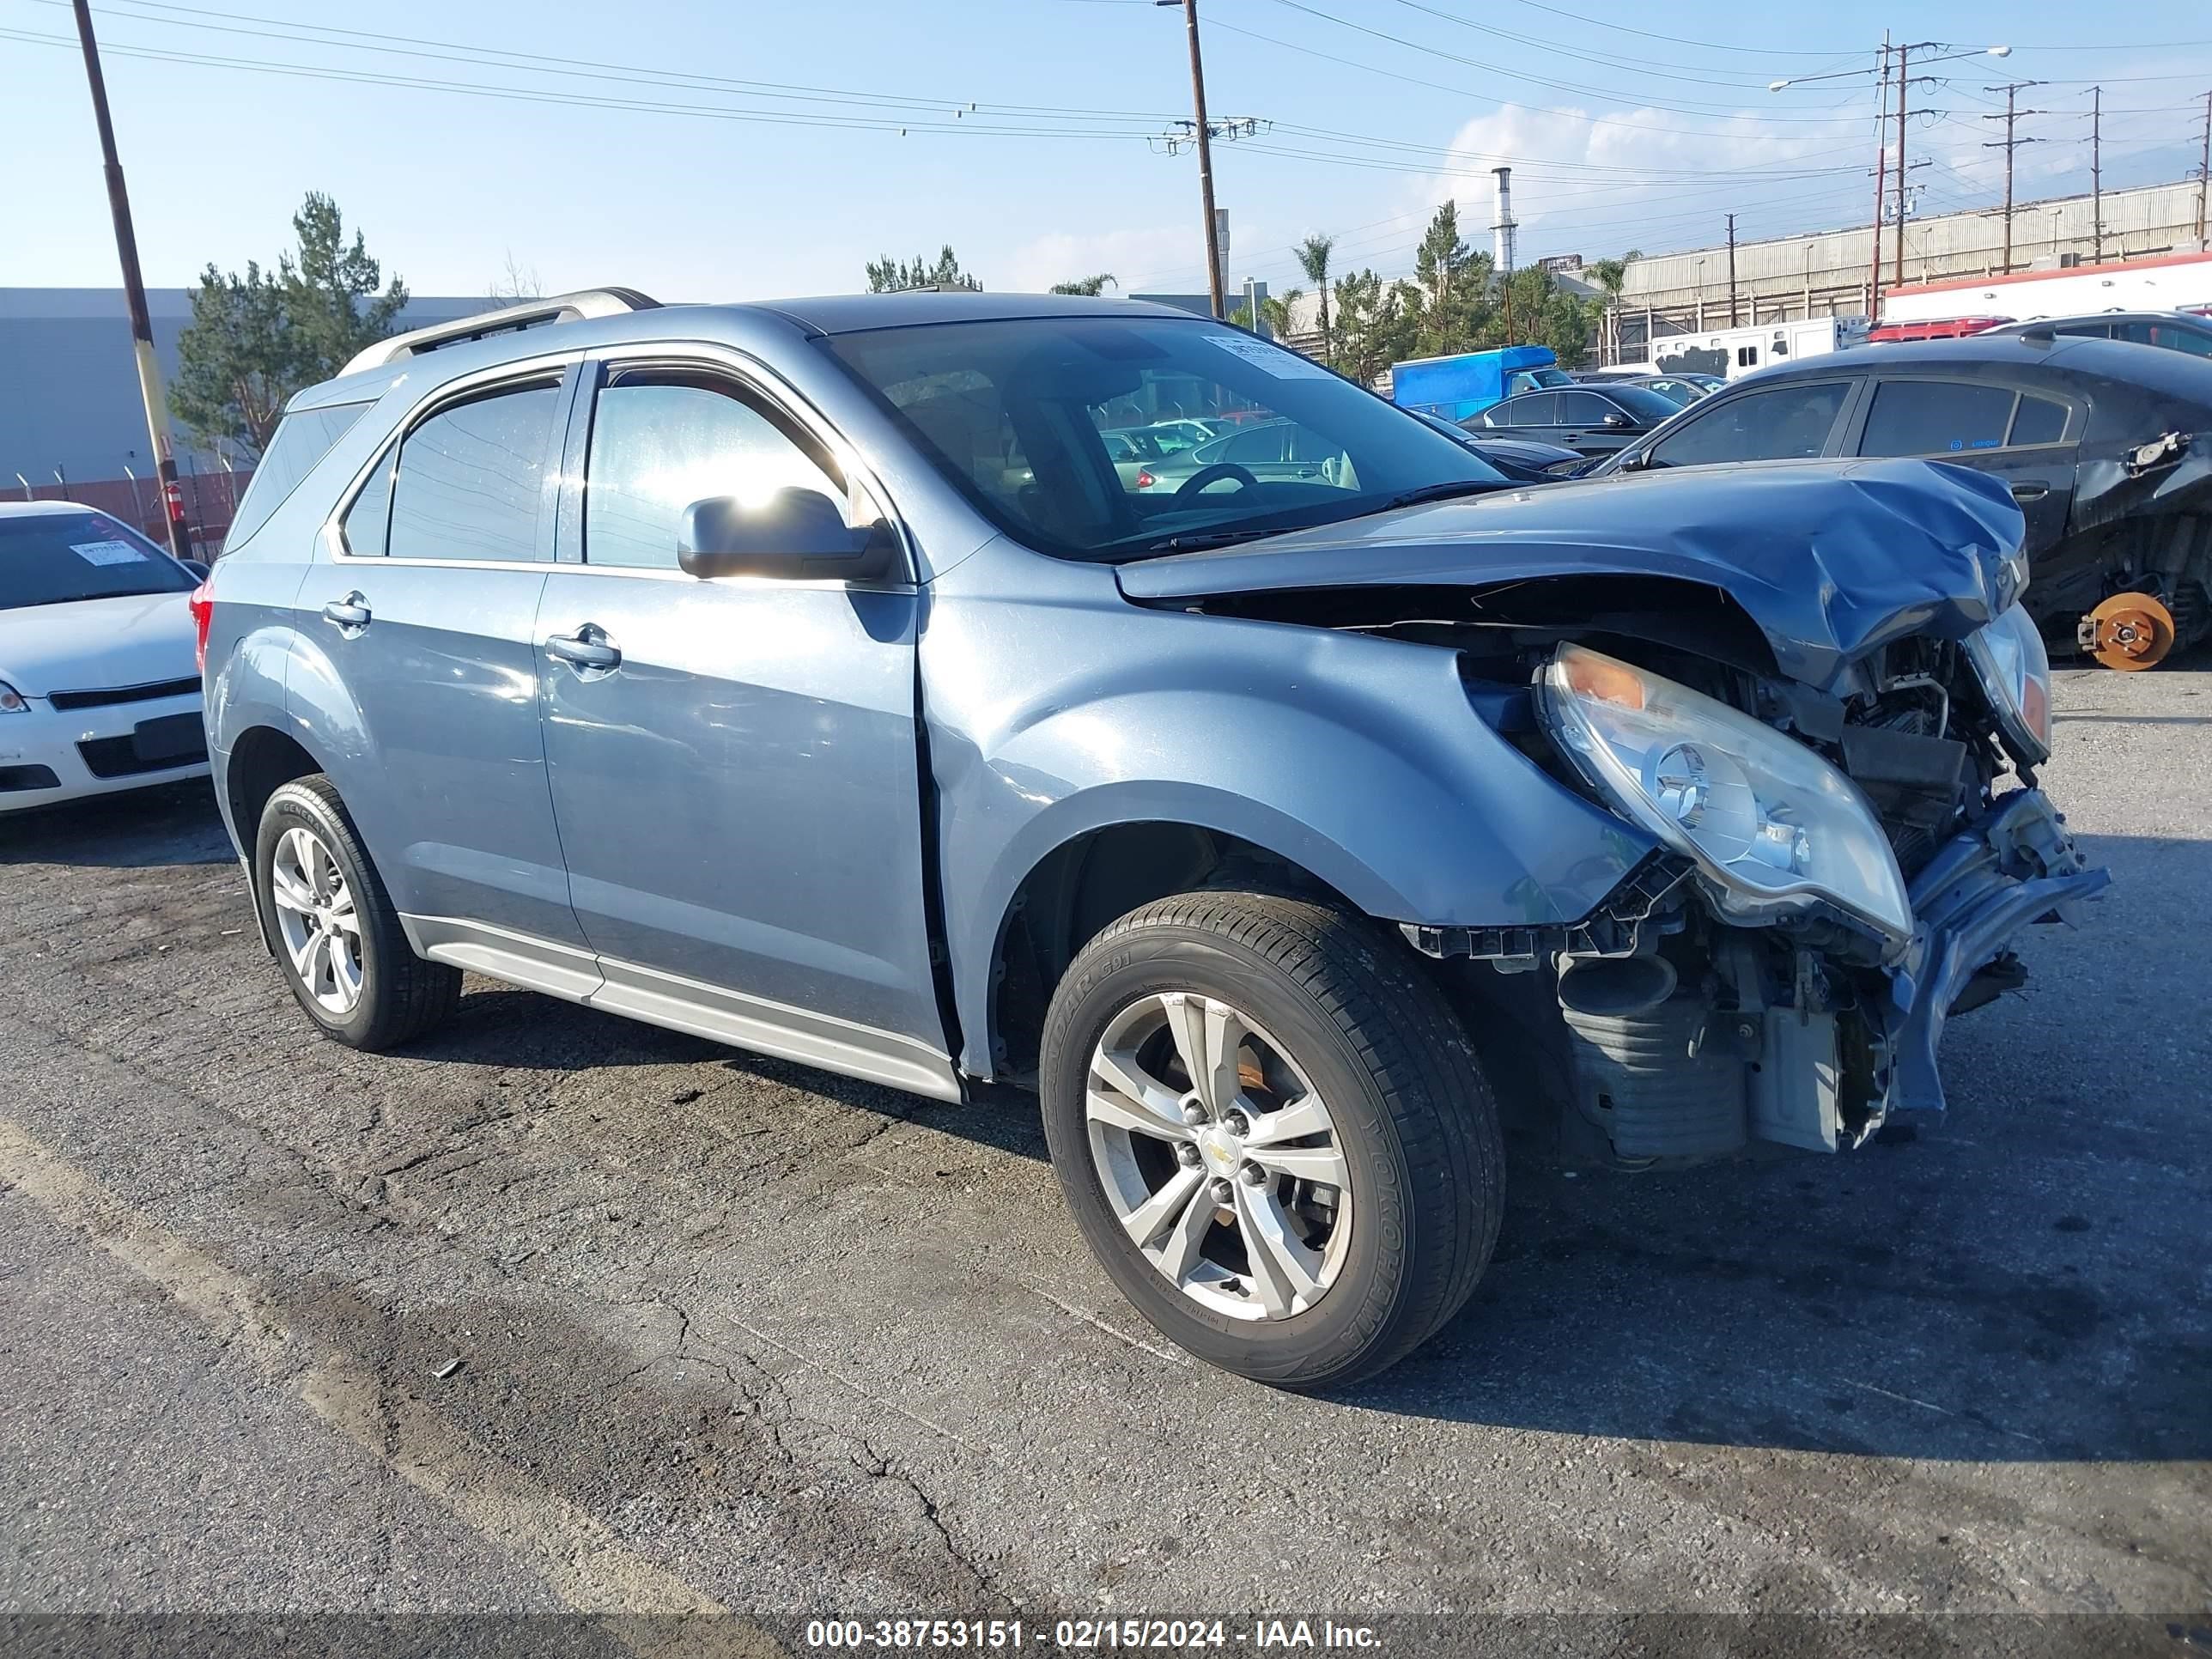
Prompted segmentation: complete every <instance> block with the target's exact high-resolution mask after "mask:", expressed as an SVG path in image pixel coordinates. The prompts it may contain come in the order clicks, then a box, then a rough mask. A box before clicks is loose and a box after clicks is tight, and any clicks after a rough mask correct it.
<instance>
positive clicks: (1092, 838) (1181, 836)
mask: <svg viewBox="0 0 2212 1659" xmlns="http://www.w3.org/2000/svg"><path fill="white" fill-rule="evenodd" d="M1230 883H1236V884H1239V885H1249V886H1254V887H1260V888H1265V889H1267V890H1272V891H1276V892H1289V893H1301V894H1304V895H1307V896H1318V897H1322V898H1325V899H1327V900H1328V901H1330V902H1334V903H1345V902H1346V901H1345V899H1344V898H1343V896H1342V895H1340V893H1338V892H1337V891H1336V890H1335V889H1334V888H1333V887H1331V886H1329V885H1328V884H1327V883H1326V882H1324V881H1322V879H1321V878H1319V877H1318V876H1316V875H1315V874H1314V873H1313V872H1310V871H1309V870H1306V869H1304V868H1302V867H1301V866H1298V865H1296V864H1294V863H1292V862H1291V860H1288V859H1285V858H1281V857H1279V856H1278V855H1277V854H1273V853H1270V852H1268V851H1267V849H1266V848H1261V847H1257V846H1255V845H1254V844H1253V843H1252V842H1248V841H1243V840H1240V839H1239V838H1238V837H1237V836H1226V835H1223V834H1221V833H1220V832H1219V831H1218V830H1212V829H1203V828H1201V827H1200V826H1199V825H1197V824H1190V823H1116V824H1109V825H1108V826H1107V827H1106V828H1104V829H1093V830H1091V831H1089V832H1088V833H1087V834H1085V835H1081V836H1077V837H1076V838H1075V839H1074V840H1073V841H1071V842H1066V843H1065V844H1063V845H1061V846H1060V847H1056V848H1054V849H1053V850H1052V851H1051V852H1050V853H1048V854H1046V855H1045V856H1044V858H1043V859H1042V860H1041V861H1040V862H1039V863H1038V865H1037V866H1036V868H1035V869H1033V870H1031V871H1030V873H1029V874H1028V875H1027V876H1026V877H1024V878H1023V881H1022V884H1021V885H1020V887H1018V889H1016V890H1015V892H1014V896H1013V900H1012V902H1011V903H1010V904H1009V905H1008V906H1007V907H1006V917H1005V919H1004V921H1001V922H1000V927H999V942H998V945H997V948H996V950H995V951H994V953H993V956H992V961H991V1033H990V1035H991V1058H992V1068H993V1070H994V1073H996V1074H997V1075H998V1076H1000V1077H1003V1078H1010V1079H1015V1080H1018V1081H1025V1080H1026V1079H1028V1078H1029V1077H1030V1076H1031V1075H1032V1074H1033V1073H1035V1071H1036V1060H1037V1043H1038V1039H1039V1037H1040V1036H1042V1033H1043V1030H1044V1017H1045V1010H1046V1009H1047V1007H1048V1006H1050V1004H1051V1002H1052V994H1053V991H1054V988H1055V987H1058V985H1059V984H1060V976H1061V975H1063V974H1065V973H1066V971H1067V966H1068V964H1069V963H1071V962H1073V961H1074V960H1075V957H1076V955H1077V953H1078V952H1079V951H1081V950H1082V949H1083V947H1084V946H1085V945H1087V944H1089V943H1090V942H1091V939H1094V938H1096V937H1097V935H1098V934H1099V933H1102V932H1103V931H1104V929H1105V928H1106V927H1107V925H1108V924H1109V923H1110V922H1112V921H1114V920H1115V918H1117V917H1120V916H1123V915H1127V914H1128V913H1129V912H1130V911H1132V910H1133V909H1135V908H1137V907H1138V906H1139V905H1142V904H1149V903H1151V902H1152V901H1153V900H1154V899H1161V898H1165V897H1167V896H1168V895H1170V893H1184V892H1188V891H1190V890H1192V889H1193V888H1197V887H1205V886H1209V885H1214V884H1230Z"/></svg>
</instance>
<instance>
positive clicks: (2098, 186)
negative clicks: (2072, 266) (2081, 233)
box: [2089, 87, 2105, 265]
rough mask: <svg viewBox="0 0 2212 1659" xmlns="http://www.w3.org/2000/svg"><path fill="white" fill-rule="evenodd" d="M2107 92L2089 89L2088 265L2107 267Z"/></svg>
mask: <svg viewBox="0 0 2212 1659" xmlns="http://www.w3.org/2000/svg"><path fill="white" fill-rule="evenodd" d="M2104 129H2105V89H2104V88H2102V87H2092V88H2089V263H2090V264H2093V265H2100V264H2104V263H2105V173H2104V155H2105V137H2104Z"/></svg>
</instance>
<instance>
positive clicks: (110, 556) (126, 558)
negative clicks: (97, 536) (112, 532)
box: [70, 542, 146, 564]
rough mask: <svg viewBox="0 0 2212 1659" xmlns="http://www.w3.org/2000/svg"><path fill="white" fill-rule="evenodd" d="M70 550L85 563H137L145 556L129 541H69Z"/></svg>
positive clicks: (142, 560)
mask: <svg viewBox="0 0 2212 1659" xmlns="http://www.w3.org/2000/svg"><path fill="white" fill-rule="evenodd" d="M70 552H72V553H74V554H76V556H77V557H79V558H80V559H82V560H83V561H84V562H86V563H87V564H139V563H143V562H145V558H146V556H145V555H144V554H143V553H141V552H140V551H139V550H137V548H135V547H133V546H131V544H130V543H129V542H71V543H70Z"/></svg>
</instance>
